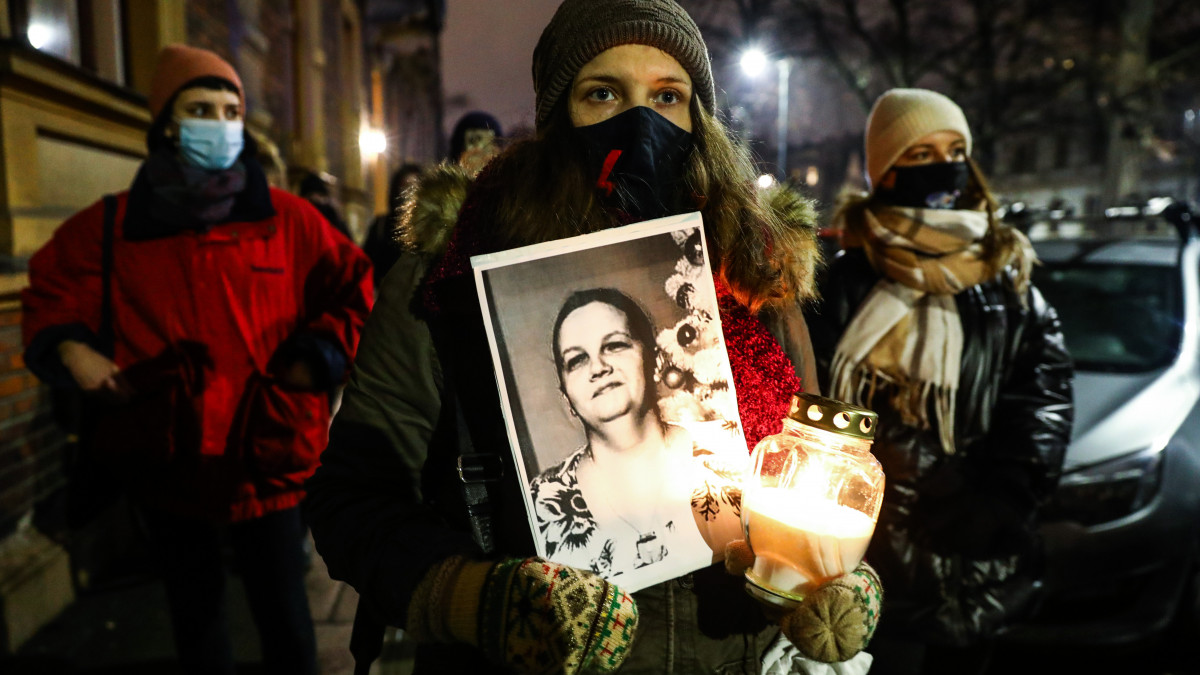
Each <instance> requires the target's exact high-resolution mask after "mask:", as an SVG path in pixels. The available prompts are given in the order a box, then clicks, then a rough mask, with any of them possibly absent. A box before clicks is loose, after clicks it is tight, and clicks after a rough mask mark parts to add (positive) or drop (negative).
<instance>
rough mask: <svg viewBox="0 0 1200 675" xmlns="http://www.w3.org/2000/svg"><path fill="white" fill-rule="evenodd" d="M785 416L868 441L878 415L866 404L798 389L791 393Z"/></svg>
mask: <svg viewBox="0 0 1200 675" xmlns="http://www.w3.org/2000/svg"><path fill="white" fill-rule="evenodd" d="M788 419H790V420H792V421H794V422H798V423H800V424H805V425H808V426H810V427H815V428H817V429H823V430H825V431H831V432H833V433H835V434H844V435H846V436H851V437H853V438H862V439H864V440H868V441H870V440H874V438H875V423H876V422H877V421H878V419H879V415H877V414H875V413H874V412H873V411H871V410H867V409H866V408H859V407H858V406H853V405H850V404H849V403H845V402H843V401H836V400H834V399H832V398H825V397H824V396H817V395H815V394H805V393H798V394H795V395H793V396H792V407H791V409H790V410H789V411H788Z"/></svg>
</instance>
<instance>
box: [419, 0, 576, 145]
mask: <svg viewBox="0 0 1200 675" xmlns="http://www.w3.org/2000/svg"><path fill="white" fill-rule="evenodd" d="M560 1H561V0H505V1H504V2H496V0H450V2H447V3H446V4H447V8H446V28H445V32H444V33H443V34H442V58H443V68H444V70H443V77H444V79H443V83H444V87H445V93H446V117H445V121H446V133H447V134H449V133H450V131H451V129H453V128H454V123H455V122H457V121H458V118H459V117H461V116H462V115H463V113H466V112H468V111H471V110H484V111H486V112H490V113H492V114H493V115H495V116H496V117H497V118H499V120H500V124H501V126H503V128H504V132H505V134H508V133H510V131H511V130H512V129H513V128H514V127H515V126H517V125H519V124H524V125H528V126H533V78H532V76H531V75H530V65H531V63H532V61H533V48H534V46H535V45H537V40H538V37H539V36H540V35H541V33H542V28H544V27H545V25H546V24H547V23H548V22H549V21H550V17H551V16H553V15H554V10H555V9H557V8H558V5H559V2H560Z"/></svg>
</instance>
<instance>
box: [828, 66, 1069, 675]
mask: <svg viewBox="0 0 1200 675" xmlns="http://www.w3.org/2000/svg"><path fill="white" fill-rule="evenodd" d="M971 140H972V139H971V130H970V128H969V126H968V124H967V120H966V118H965V117H964V115H963V112H962V110H961V109H960V108H959V107H958V105H956V104H955V103H954V102H953V101H951V100H950V99H949V98H946V97H945V96H943V95H941V94H939V93H937V92H933V91H928V90H924V89H893V90H891V91H888V92H887V93H885V94H884V95H883V96H881V97H880V98H879V99H878V100H877V101H876V102H875V105H874V107H873V108H872V110H871V114H870V117H869V118H868V120H867V128H866V162H867V173H868V179H869V183H870V186H871V193H870V194H868V195H859V196H855V197H854V198H852V199H850V200H848V201H846V202H845V203H842V204H841V205H839V207H838V208H837V210H836V212H835V214H834V224H835V226H837V227H839V228H840V229H841V231H842V236H843V244H844V246H845V247H846V250H845V252H844V253H843V254H842V255H840V256H839V257H837V258H836V259H834V260H833V262H832V263H831V264H830V265H829V268H828V269H827V271H826V273H825V275H824V277H823V279H822V282H821V287H820V298H821V300H820V302H819V303H818V304H816V305H814V306H813V307H812V308H811V310H810V311H809V312H808V313H807V319H808V325H809V327H810V330H811V332H812V333H811V334H812V340H813V347H814V350H815V352H816V356H817V363H818V371H819V373H820V377H821V385H822V390H823V391H825V392H826V393H827V395H829V396H831V397H833V398H836V399H841V400H844V401H848V402H850V403H854V404H857V405H861V406H864V407H867V408H870V409H871V410H874V411H876V412H877V413H878V414H879V422H878V426H877V429H878V431H877V433H876V435H875V443H874V446H873V448H872V450H873V452H874V454H875V456H876V457H877V458H878V459H879V461H880V463H881V464H882V465H883V470H884V473H885V474H886V476H887V486H886V492H885V493H884V498H883V508H882V511H881V513H880V515H879V522H878V526H877V528H876V530H875V535H874V537H873V538H872V539H871V544H870V547H869V549H868V551H867V558H868V559H869V560H870V561H871V564H872V565H874V566H875V568H876V569H877V570H878V571H879V575H880V578H881V579H882V581H883V583H884V586H885V587H886V588H887V589H888V593H887V596H886V597H885V604H884V611H883V620H882V622H881V624H880V628H879V634H878V636H877V637H876V639H875V641H874V642H873V643H872V645H871V651H872V653H874V654H875V657H876V658H875V664H876V667H874V668H872V670H871V672H872V673H877V672H878V673H894V672H922V673H955V674H958V675H963V674H968V673H978V672H983V670H984V669H985V668H986V665H987V662H988V659H989V658H990V653H991V650H992V639H993V638H994V637H995V635H996V633H997V631H999V630H1000V629H1002V628H1003V627H1004V626H1005V625H1006V624H1008V623H1009V622H1011V621H1013V620H1014V619H1017V618H1019V617H1021V616H1022V614H1023V613H1025V612H1027V611H1028V610H1029V609H1030V607H1031V606H1032V604H1033V602H1034V599H1035V590H1036V589H1037V587H1038V581H1039V574H1040V569H1039V561H1040V558H1041V549H1040V543H1039V541H1038V538H1037V534H1036V529H1035V522H1034V519H1035V515H1036V513H1037V509H1038V507H1039V505H1041V504H1042V503H1044V502H1045V501H1046V499H1047V498H1048V497H1049V495H1050V494H1051V492H1052V491H1053V490H1054V487H1055V485H1056V484H1057V481H1058V478H1059V475H1060V474H1061V471H1062V462H1063V457H1064V455H1065V452H1066V448H1067V443H1068V441H1069V440H1070V433H1071V421H1072V417H1073V405H1072V384H1071V383H1072V378H1073V370H1072V366H1071V359H1070V357H1069V356H1068V354H1067V352H1066V349H1065V347H1064V344H1063V336H1062V330H1061V327H1060V325H1059V321H1058V317H1057V315H1056V313H1055V311H1054V308H1052V307H1051V306H1049V305H1048V304H1047V303H1046V301H1045V299H1044V298H1043V297H1042V295H1041V293H1039V292H1038V290H1037V288H1035V287H1034V286H1033V284H1032V283H1031V282H1030V268H1031V267H1032V265H1033V264H1034V253H1033V249H1032V247H1031V246H1030V244H1029V242H1028V240H1026V238H1025V237H1024V235H1022V234H1021V233H1019V232H1017V231H1016V230H1014V229H1013V228H1011V227H1009V226H1008V225H1006V224H1004V223H1002V222H1000V221H998V220H997V218H996V215H995V213H996V201H995V198H994V197H993V196H992V193H991V192H990V191H989V189H988V186H987V183H986V182H985V181H984V178H983V175H982V174H981V173H980V171H979V168H978V167H977V166H976V165H975V163H974V162H973V161H972V160H971Z"/></svg>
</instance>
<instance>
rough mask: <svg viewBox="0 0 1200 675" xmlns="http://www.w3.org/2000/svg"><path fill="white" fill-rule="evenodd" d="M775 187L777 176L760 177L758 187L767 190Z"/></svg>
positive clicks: (765, 175) (767, 174) (764, 175)
mask: <svg viewBox="0 0 1200 675" xmlns="http://www.w3.org/2000/svg"><path fill="white" fill-rule="evenodd" d="M773 185H775V176H772V175H771V174H769V173H764V174H763V175H761V176H759V177H758V187H760V188H762V189H764V190H765V189H767V188H769V187H771V186H773Z"/></svg>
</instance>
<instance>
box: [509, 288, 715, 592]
mask: <svg viewBox="0 0 1200 675" xmlns="http://www.w3.org/2000/svg"><path fill="white" fill-rule="evenodd" d="M655 334H656V333H655V330H654V327H653V325H652V324H651V322H650V318H649V317H647V316H646V313H645V312H644V311H643V310H642V308H641V307H639V306H638V304H637V302H635V301H634V300H633V299H632V298H630V297H629V296H627V295H625V294H624V293H622V292H620V291H618V290H616V289H612V288H595V289H589V290H585V291H576V292H575V293H572V294H571V295H570V296H568V297H567V299H566V301H565V302H564V303H563V305H562V308H561V309H560V310H559V312H558V317H557V318H556V319H555V321H554V329H553V339H552V344H553V349H554V365H555V370H556V371H557V372H558V385H559V390H560V391H561V392H562V395H563V398H564V399H565V400H566V402H567V406H568V407H569V409H570V411H571V415H572V416H574V417H575V418H576V419H578V420H579V423H580V424H581V425H582V426H583V431H584V436H585V437H586V439H587V442H586V443H585V444H584V446H583V447H581V448H579V449H577V450H576V451H575V452H573V453H571V455H570V456H568V457H567V458H566V459H565V460H563V461H562V462H560V463H559V464H558V465H556V466H554V467H551V468H550V469H547V470H545V471H543V472H542V473H541V475H540V476H538V477H537V478H536V479H535V480H534V481H533V482H532V484H531V485H530V491H531V492H532V496H533V503H534V517H535V518H536V520H537V526H538V531H539V534H541V536H542V537H543V538H544V540H545V541H546V552H547V555H549V557H550V558H551V559H553V560H559V561H562V562H564V563H568V564H571V565H572V566H574V567H580V568H582V569H590V570H592V571H593V572H596V573H598V574H603V575H605V576H608V577H619V576H620V575H621V574H623V573H625V572H628V571H630V570H634V569H639V568H642V567H646V566H648V565H652V564H654V563H657V562H660V561H662V560H664V559H665V558H667V557H668V556H671V554H672V553H674V556H672V557H673V558H674V559H680V558H684V556H688V555H689V554H690V558H691V559H693V560H694V559H695V554H696V553H697V552H699V553H700V554H701V555H704V554H706V553H707V552H708V546H707V545H706V544H705V542H704V540H703V538H702V537H701V536H700V531H699V530H698V529H697V528H696V524H695V523H694V522H693V514H692V509H691V496H692V489H693V481H692V480H691V472H690V471H680V467H690V466H691V465H692V464H693V451H692V439H691V436H690V435H689V434H688V433H687V432H686V431H685V430H684V429H682V428H681V427H678V426H672V425H668V424H667V423H665V422H664V421H663V419H662V415H661V413H660V411H659V407H658V390H657V387H656V386H655V381H654V371H655V366H656V357H655V354H656V349H657V347H656V345H655V340H654V336H655ZM727 515H728V516H730V517H733V514H732V513H730V514H727ZM601 533H603V534H601ZM615 533H620V535H619V536H616V535H615ZM606 535H608V536H606ZM685 570H686V568H685Z"/></svg>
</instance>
